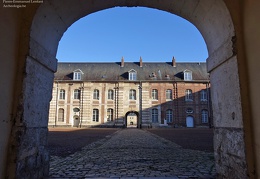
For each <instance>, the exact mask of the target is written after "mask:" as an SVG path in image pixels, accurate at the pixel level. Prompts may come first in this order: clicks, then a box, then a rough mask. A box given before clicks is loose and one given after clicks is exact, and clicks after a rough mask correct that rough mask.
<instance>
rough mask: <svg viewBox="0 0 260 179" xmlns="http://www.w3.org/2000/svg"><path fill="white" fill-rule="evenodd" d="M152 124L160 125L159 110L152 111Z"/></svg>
mask: <svg viewBox="0 0 260 179" xmlns="http://www.w3.org/2000/svg"><path fill="white" fill-rule="evenodd" d="M152 122H153V123H158V109H152Z"/></svg>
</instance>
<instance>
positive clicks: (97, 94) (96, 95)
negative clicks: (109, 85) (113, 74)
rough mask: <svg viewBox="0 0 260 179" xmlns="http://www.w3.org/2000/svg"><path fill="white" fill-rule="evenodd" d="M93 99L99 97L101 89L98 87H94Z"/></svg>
mask: <svg viewBox="0 0 260 179" xmlns="http://www.w3.org/2000/svg"><path fill="white" fill-rule="evenodd" d="M93 99H99V90H98V89H94V92H93Z"/></svg>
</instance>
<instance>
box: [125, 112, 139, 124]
mask: <svg viewBox="0 0 260 179" xmlns="http://www.w3.org/2000/svg"><path fill="white" fill-rule="evenodd" d="M125 126H126V127H127V128H137V127H138V126H139V113H138V112H136V111H128V112H127V113H126V114H125Z"/></svg>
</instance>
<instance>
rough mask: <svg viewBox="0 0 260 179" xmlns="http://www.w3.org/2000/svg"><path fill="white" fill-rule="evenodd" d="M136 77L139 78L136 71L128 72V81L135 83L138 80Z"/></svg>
mask: <svg viewBox="0 0 260 179" xmlns="http://www.w3.org/2000/svg"><path fill="white" fill-rule="evenodd" d="M136 76H137V73H136V71H135V70H134V69H132V70H130V71H129V72H128V80H130V81H135V80H136V79H137V78H136Z"/></svg>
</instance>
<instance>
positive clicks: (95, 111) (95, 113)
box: [92, 109, 99, 122]
mask: <svg viewBox="0 0 260 179" xmlns="http://www.w3.org/2000/svg"><path fill="white" fill-rule="evenodd" d="M92 121H93V122H99V110H98V109H93V116H92Z"/></svg>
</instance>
